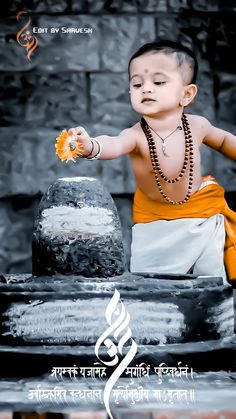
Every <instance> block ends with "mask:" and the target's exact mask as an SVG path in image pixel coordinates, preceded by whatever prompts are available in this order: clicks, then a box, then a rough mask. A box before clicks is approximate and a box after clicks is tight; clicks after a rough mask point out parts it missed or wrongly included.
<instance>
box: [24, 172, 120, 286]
mask: <svg viewBox="0 0 236 419" xmlns="http://www.w3.org/2000/svg"><path fill="white" fill-rule="evenodd" d="M32 263H33V274H34V275H37V276H40V275H53V274H55V273H62V274H66V275H70V274H80V275H84V276H87V277H90V278H91V277H94V276H99V277H107V276H114V275H120V274H122V273H123V272H124V270H125V262H124V250H123V244H122V234H121V228H120V221H119V217H118V214H117V210H116V208H115V205H114V202H113V200H112V198H111V196H110V194H109V193H108V192H107V191H106V190H105V189H104V188H103V186H102V184H101V183H100V182H99V181H98V180H96V179H94V178H83V177H78V178H62V179H58V180H57V181H56V182H54V183H53V184H52V185H51V186H50V187H49V188H48V190H47V192H46V194H45V195H44V197H43V198H42V200H41V202H40V205H39V210H38V216H37V218H36V220H35V224H34V232H33V254H32Z"/></svg>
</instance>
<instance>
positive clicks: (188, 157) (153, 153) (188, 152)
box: [140, 114, 194, 205]
mask: <svg viewBox="0 0 236 419" xmlns="http://www.w3.org/2000/svg"><path fill="white" fill-rule="evenodd" d="M181 120H182V124H183V130H184V137H185V156H184V162H183V166H182V169H181V171H180V173H179V174H178V176H176V177H175V178H172V179H169V178H168V177H167V176H166V175H165V174H164V173H163V171H162V169H161V167H160V163H159V160H158V154H157V150H156V145H155V141H154V139H153V136H152V133H151V129H150V127H149V125H148V123H147V121H146V120H145V119H144V118H143V117H142V118H141V121H140V125H141V128H142V130H143V132H144V134H145V136H146V138H147V142H148V146H149V153H150V157H151V163H152V168H153V171H154V176H155V179H156V184H157V186H158V189H159V191H160V194H161V195H162V196H163V198H164V199H165V200H166V201H168V202H169V203H171V204H175V205H181V204H184V203H185V202H187V201H188V199H189V198H190V196H191V190H192V186H193V166H194V160H193V139H192V134H191V131H190V128H189V122H188V119H187V116H186V115H185V114H183V115H182V118H181ZM188 163H189V182H188V190H187V193H186V196H185V198H184V199H182V200H181V201H173V199H171V198H169V197H168V196H167V195H166V194H165V192H164V191H163V189H162V186H161V183H160V177H161V178H162V179H163V180H164V181H165V182H167V183H176V182H179V181H180V180H181V178H182V177H183V175H184V173H185V171H186V169H187V166H188Z"/></svg>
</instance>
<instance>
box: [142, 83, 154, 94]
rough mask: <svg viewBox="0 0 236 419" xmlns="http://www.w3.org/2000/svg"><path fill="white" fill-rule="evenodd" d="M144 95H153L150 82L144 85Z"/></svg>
mask: <svg viewBox="0 0 236 419" xmlns="http://www.w3.org/2000/svg"><path fill="white" fill-rule="evenodd" d="M143 93H152V85H151V83H149V82H146V83H144V84H143Z"/></svg>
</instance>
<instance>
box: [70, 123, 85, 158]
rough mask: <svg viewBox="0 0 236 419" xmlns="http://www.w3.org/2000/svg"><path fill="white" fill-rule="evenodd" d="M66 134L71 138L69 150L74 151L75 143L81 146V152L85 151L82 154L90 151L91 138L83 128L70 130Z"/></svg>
mask: <svg viewBox="0 0 236 419" xmlns="http://www.w3.org/2000/svg"><path fill="white" fill-rule="evenodd" d="M68 134H69V135H70V136H71V141H70V148H71V150H74V149H75V148H76V147H77V143H78V142H79V143H80V144H81V145H82V147H83V150H84V151H85V153H84V154H86V153H87V152H89V151H90V149H91V138H90V136H89V135H88V133H87V131H86V130H85V129H84V128H83V127H75V128H70V129H69V130H68Z"/></svg>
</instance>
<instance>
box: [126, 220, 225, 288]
mask: <svg viewBox="0 0 236 419" xmlns="http://www.w3.org/2000/svg"><path fill="white" fill-rule="evenodd" d="M224 244H225V228H224V217H223V215H221V214H217V215H214V216H212V217H210V218H181V219H176V220H170V221H166V220H158V221H153V222H150V223H138V224H135V225H134V226H133V227H132V244H131V261H130V271H131V272H156V273H175V274H176V273H182V274H186V273H188V272H192V273H194V274H196V275H198V276H202V275H209V276H221V277H223V279H224V282H226V272H225V267H224Z"/></svg>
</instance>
